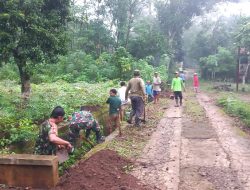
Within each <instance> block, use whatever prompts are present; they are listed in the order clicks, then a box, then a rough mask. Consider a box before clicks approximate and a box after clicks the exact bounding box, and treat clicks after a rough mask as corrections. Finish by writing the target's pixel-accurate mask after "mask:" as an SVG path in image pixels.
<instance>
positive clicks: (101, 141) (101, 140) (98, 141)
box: [96, 136, 105, 144]
mask: <svg viewBox="0 0 250 190" xmlns="http://www.w3.org/2000/svg"><path fill="white" fill-rule="evenodd" d="M104 141H105V137H104V136H102V137H101V138H100V139H98V140H97V142H96V143H97V144H101V143H103V142H104Z"/></svg>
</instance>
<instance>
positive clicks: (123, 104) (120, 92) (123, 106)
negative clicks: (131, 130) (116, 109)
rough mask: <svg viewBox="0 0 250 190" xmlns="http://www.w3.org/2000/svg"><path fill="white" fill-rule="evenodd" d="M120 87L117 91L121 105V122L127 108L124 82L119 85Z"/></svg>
mask: <svg viewBox="0 0 250 190" xmlns="http://www.w3.org/2000/svg"><path fill="white" fill-rule="evenodd" d="M120 85H121V87H120V88H119V89H118V95H119V97H120V99H121V102H122V105H121V109H120V119H121V121H123V119H124V113H125V109H126V108H127V106H128V103H129V102H128V101H126V100H125V92H126V89H127V87H126V83H125V82H124V81H122V82H121V83H120Z"/></svg>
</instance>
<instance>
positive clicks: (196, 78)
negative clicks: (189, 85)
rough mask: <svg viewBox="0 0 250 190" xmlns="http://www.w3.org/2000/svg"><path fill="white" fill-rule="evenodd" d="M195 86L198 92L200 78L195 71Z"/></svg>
mask: <svg viewBox="0 0 250 190" xmlns="http://www.w3.org/2000/svg"><path fill="white" fill-rule="evenodd" d="M193 86H194V91H195V93H198V88H199V78H198V75H197V73H194V78H193Z"/></svg>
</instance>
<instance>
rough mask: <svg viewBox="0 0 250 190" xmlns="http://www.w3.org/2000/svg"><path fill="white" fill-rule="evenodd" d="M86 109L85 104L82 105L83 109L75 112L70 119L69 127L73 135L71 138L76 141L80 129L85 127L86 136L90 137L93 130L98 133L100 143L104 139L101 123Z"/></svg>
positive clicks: (97, 140)
mask: <svg viewBox="0 0 250 190" xmlns="http://www.w3.org/2000/svg"><path fill="white" fill-rule="evenodd" d="M85 109H86V108H85V106H82V107H81V111H78V112H74V113H73V114H72V116H71V118H70V120H69V122H70V124H69V129H70V132H71V137H72V139H71V140H72V142H73V143H75V141H76V138H78V137H79V134H80V130H82V129H85V130H86V133H85V137H86V138H87V139H88V138H89V135H90V132H91V130H92V131H94V132H95V134H96V142H97V143H99V142H100V141H101V140H102V139H101V133H100V127H99V124H98V122H97V121H96V120H95V119H94V117H93V115H92V113H91V112H90V111H88V110H85Z"/></svg>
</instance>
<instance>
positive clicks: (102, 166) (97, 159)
mask: <svg viewBox="0 0 250 190" xmlns="http://www.w3.org/2000/svg"><path fill="white" fill-rule="evenodd" d="M132 165H133V163H132V162H131V161H130V160H127V159H125V158H123V157H121V156H119V155H118V154H117V153H116V152H115V151H112V150H101V151H99V152H97V153H96V154H95V155H93V156H91V157H90V158H88V159H87V160H85V161H81V162H79V164H78V165H77V166H75V167H74V168H71V169H69V171H67V172H66V174H65V175H64V176H63V177H62V178H61V179H60V182H59V184H58V185H57V187H56V188H54V189H55V190H61V189H70V190H78V189H81V190H147V189H149V188H147V187H146V186H145V185H143V184H141V183H140V181H139V180H138V179H136V178H135V177H134V176H132V175H130V174H128V173H127V172H126V170H129V169H130V167H132Z"/></svg>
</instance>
